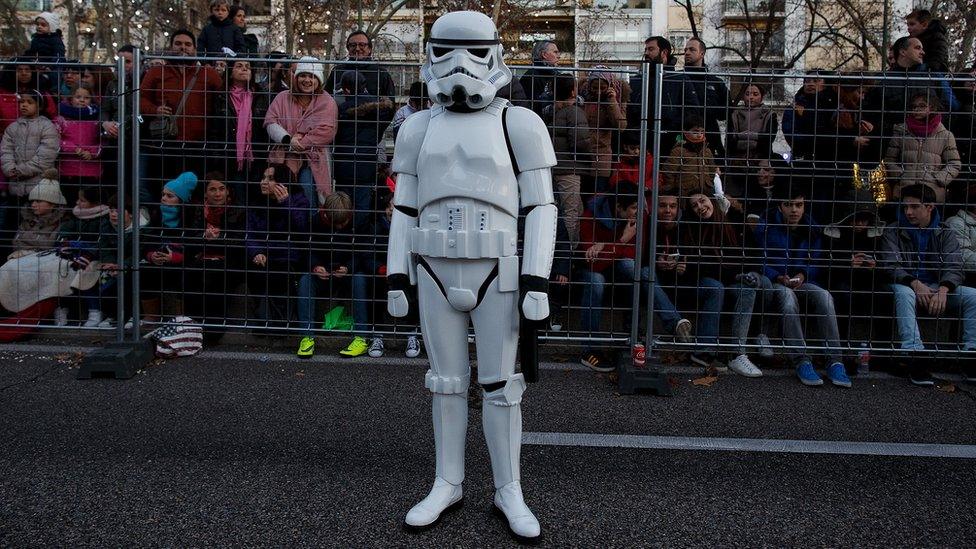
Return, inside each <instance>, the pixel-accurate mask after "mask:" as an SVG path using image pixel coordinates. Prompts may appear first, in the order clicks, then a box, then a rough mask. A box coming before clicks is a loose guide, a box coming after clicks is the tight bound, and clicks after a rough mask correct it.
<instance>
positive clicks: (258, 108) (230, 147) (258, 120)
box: [207, 86, 271, 167]
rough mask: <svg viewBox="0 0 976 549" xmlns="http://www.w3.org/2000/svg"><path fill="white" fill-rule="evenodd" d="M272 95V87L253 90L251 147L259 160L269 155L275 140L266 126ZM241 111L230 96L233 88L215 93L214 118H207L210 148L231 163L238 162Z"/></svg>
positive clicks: (209, 151)
mask: <svg viewBox="0 0 976 549" xmlns="http://www.w3.org/2000/svg"><path fill="white" fill-rule="evenodd" d="M270 103H271V96H270V95H269V94H268V90H267V89H265V88H264V87H261V86H258V87H257V88H256V89H255V90H253V91H252V92H251V150H252V151H253V152H254V158H255V160H257V159H260V158H264V157H265V155H267V151H268V147H270V146H271V140H270V139H269V138H268V131H267V129H265V127H264V118H265V117H266V116H267V115H268V105H269V104H270ZM237 123H238V118H237V111H236V110H234V102H233V101H232V100H231V98H230V91H224V92H221V93H218V94H215V96H214V103H213V119H211V120H209V121H208V122H207V134H208V139H207V140H208V141H209V143H208V144H207V151H208V153H209V154H211V155H213V156H215V157H216V158H226V159H227V161H228V165H233V166H235V167H236V166H237Z"/></svg>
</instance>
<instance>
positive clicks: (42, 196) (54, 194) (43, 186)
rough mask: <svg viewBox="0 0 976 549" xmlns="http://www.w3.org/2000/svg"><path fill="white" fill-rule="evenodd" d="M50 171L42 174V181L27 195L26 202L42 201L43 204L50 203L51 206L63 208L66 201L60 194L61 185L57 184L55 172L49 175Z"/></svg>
mask: <svg viewBox="0 0 976 549" xmlns="http://www.w3.org/2000/svg"><path fill="white" fill-rule="evenodd" d="M50 172H51V170H49V171H47V172H44V179H41V180H40V181H38V182H37V185H36V186H35V187H34V188H33V189H31V192H30V194H29V195H27V199H28V200H43V201H45V202H50V203H51V204H58V205H60V206H64V205H66V204H67V203H68V201H67V200H66V199H65V198H64V194H62V193H61V185H60V184H58V181H57V179H55V177H57V172H56V171H55V173H50ZM52 176H53V177H52Z"/></svg>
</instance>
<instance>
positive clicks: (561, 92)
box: [542, 74, 593, 244]
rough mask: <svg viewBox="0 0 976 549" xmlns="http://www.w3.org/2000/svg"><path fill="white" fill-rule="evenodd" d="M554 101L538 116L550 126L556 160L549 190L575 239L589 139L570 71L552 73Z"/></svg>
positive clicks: (590, 147) (588, 161) (590, 150)
mask: <svg viewBox="0 0 976 549" xmlns="http://www.w3.org/2000/svg"><path fill="white" fill-rule="evenodd" d="M553 87H554V91H553V94H554V97H555V100H556V101H555V102H554V103H552V104H551V105H546V106H545V107H544V108H543V109H542V118H543V120H545V121H546V123H547V124H548V125H549V127H550V128H552V145H553V149H555V152H556V160H557V164H556V166H554V167H553V168H552V178H553V190H554V191H555V192H556V199H557V201H558V204H559V211H560V213H561V214H562V217H563V219H564V220H565V223H566V230H567V231H568V232H569V239H570V241H571V242H572V243H573V244H575V243H576V242H579V231H580V215H581V214H582V213H583V199H582V198H581V197H580V185H581V183H582V176H583V175H584V174H586V173H588V172H589V171H590V166H591V164H592V158H591V157H592V154H593V140H592V139H591V136H590V128H589V126H588V125H587V122H586V113H585V112H584V111H583V109H581V108H580V107H579V106H578V105H577V103H576V78H575V77H573V75H570V74H561V75H558V76H556V78H555V82H554V85H553Z"/></svg>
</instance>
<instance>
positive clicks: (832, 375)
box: [827, 362, 851, 387]
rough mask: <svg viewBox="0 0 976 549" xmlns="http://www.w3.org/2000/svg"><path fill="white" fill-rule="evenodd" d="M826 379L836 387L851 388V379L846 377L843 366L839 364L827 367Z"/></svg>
mask: <svg viewBox="0 0 976 549" xmlns="http://www.w3.org/2000/svg"><path fill="white" fill-rule="evenodd" d="M827 379H829V380H830V382H831V383H833V384H834V385H836V386H838V387H850V386H851V378H849V377H847V370H846V369H845V368H844V364H843V363H840V362H835V363H833V364H831V365H830V366H827Z"/></svg>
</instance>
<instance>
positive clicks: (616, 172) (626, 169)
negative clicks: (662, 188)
mask: <svg viewBox="0 0 976 549" xmlns="http://www.w3.org/2000/svg"><path fill="white" fill-rule="evenodd" d="M634 160H635V161H636V160H640V159H638V158H634ZM652 167H654V155H653V154H651V153H647V168H646V170H647V171H646V172H645V173H644V188H646V189H653V188H654V178H653V177H651V172H652V171H653V170H652V169H651V168H652ZM610 170H611V172H612V173H611V175H610V183H609V185H610V189H614V188H616V187H617V183H619V182H620V181H630V182H632V183H634V184H635V185H636V184H637V180H638V179H640V163H639V162H634V163H633V164H631V163H628V162H624V161H623V157H621V160H620V162H617V163H616V164H614V165H613V167H612V168H610ZM657 175H658V181H660V180H661V179H662V177H661V174H660V173H658V174H657Z"/></svg>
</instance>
